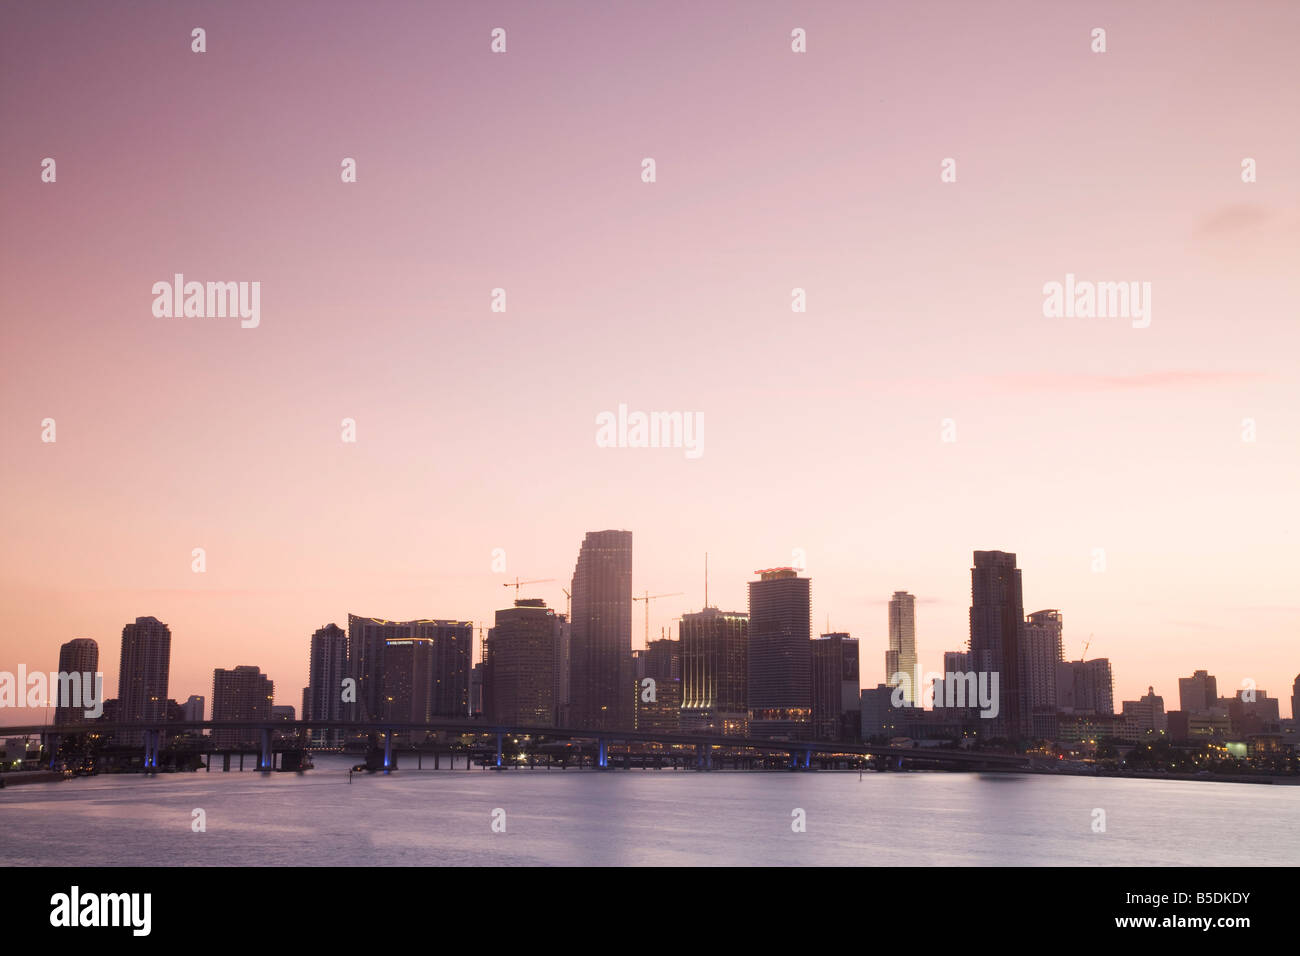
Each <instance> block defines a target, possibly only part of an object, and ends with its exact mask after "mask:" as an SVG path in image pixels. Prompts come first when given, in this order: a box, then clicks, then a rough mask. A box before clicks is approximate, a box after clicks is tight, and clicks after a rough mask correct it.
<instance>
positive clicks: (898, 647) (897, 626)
mask: <svg viewBox="0 0 1300 956" xmlns="http://www.w3.org/2000/svg"><path fill="white" fill-rule="evenodd" d="M900 673H902V674H906V675H907V679H906V680H905V681H900V680H899V679H896V678H895V676H894V675H895V674H900ZM900 682H901V683H903V700H904V701H905V702H906V705H907V706H908V707H915V706H917V700H916V688H917V684H918V682H919V677H918V676H917V673H916V596H915V595H912V594H908V593H907V592H906V591H895V592H894V596H893V597H892V598H890V599H889V650H887V651H886V652H885V683H886V684H887V685H888V686H890V687H896V686H898V684H899V683H900Z"/></svg>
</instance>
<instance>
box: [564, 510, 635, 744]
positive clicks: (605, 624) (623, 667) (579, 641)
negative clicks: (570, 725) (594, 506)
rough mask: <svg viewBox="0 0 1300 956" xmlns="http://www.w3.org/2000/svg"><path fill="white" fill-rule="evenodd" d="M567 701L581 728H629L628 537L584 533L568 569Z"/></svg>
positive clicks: (615, 533) (626, 533) (629, 534)
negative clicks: (570, 579)
mask: <svg viewBox="0 0 1300 956" xmlns="http://www.w3.org/2000/svg"><path fill="white" fill-rule="evenodd" d="M571 591H572V594H573V601H572V610H573V621H572V632H571V638H570V642H569V673H570V678H569V700H570V709H571V713H572V717H573V722H574V724H575V725H576V726H578V727H581V728H603V729H607V728H620V727H630V726H631V725H632V714H631V710H630V708H631V701H630V699H629V698H630V695H629V694H628V692H627V688H628V687H629V686H630V684H631V681H632V679H633V674H632V668H631V664H632V532H630V531H589V532H587V536H586V537H585V538H584V539H583V542H582V549H581V550H580V551H579V552H578V563H577V566H576V567H575V568H574V569H573V585H572V587H571Z"/></svg>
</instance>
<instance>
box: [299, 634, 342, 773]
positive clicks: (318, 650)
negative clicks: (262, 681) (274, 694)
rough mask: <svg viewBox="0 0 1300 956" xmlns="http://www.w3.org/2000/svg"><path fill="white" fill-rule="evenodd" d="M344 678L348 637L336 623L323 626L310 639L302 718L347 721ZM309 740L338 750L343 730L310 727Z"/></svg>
mask: <svg viewBox="0 0 1300 956" xmlns="http://www.w3.org/2000/svg"><path fill="white" fill-rule="evenodd" d="M347 676H348V636H347V634H346V633H345V632H344V630H343V628H341V627H339V626H338V625H337V624H334V623H330V624H326V625H325V626H324V627H322V628H319V629H318V630H317V631H316V633H315V634H313V635H312V636H311V651H310V654H309V657H308V660H307V690H306V691H305V692H304V694H303V704H302V716H303V719H304V720H344V719H346V718H347V717H348V716H349V714H348V708H347V707H346V706H345V705H344V703H343V680H344V679H345V678H346V677H347ZM311 739H312V742H313V743H316V744H319V745H321V746H325V747H339V746H342V744H343V731H341V730H326V729H324V728H312V729H311Z"/></svg>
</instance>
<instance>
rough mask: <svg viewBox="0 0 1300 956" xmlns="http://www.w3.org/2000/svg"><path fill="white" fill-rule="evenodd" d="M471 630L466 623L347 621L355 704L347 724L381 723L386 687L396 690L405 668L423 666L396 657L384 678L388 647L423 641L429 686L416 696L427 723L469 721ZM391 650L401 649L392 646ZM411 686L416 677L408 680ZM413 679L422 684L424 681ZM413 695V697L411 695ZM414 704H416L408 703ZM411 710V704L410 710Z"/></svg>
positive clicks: (418, 657) (414, 658)
mask: <svg viewBox="0 0 1300 956" xmlns="http://www.w3.org/2000/svg"><path fill="white" fill-rule="evenodd" d="M473 638H474V625H473V623H472V622H470V621H438V620H419V621H385V620H382V619H380V618H374V617H361V616H359V615H356V614H349V615H348V653H349V658H348V676H349V677H353V678H355V679H356V681H357V702H356V704H355V706H354V707H353V708H351V710H352V712H351V713H350V714H349V719H353V718H355V719H359V720H381V719H383V718H384V715H385V713H387V710H388V702H387V700H386V699H385V696H386V695H385V690H384V688H385V681H386V680H387V681H388V682H389V684H388V686H390V687H397V686H399V684H400V681H401V680H402V679H403V678H402V676H401V674H400V673H399V672H400V671H401V670H402V669H403V668H404V667H408V666H414V665H415V664H417V663H421V662H422V661H423V660H424V656H423V654H424V652H423V651H421V652H420V653H419V654H416V653H413V652H412V653H408V652H406V651H401V652H399V653H398V654H397V656H396V657H395V658H394V662H393V667H395V668H397V671H395V672H394V673H393V674H388V673H387V670H388V660H387V650H388V647H389V646H390V642H393V641H407V640H427V641H430V642H432V643H431V646H430V647H429V648H428V651H429V655H430V656H429V659H430V660H431V662H432V666H431V667H430V668H428V669H427V670H425V671H422V672H421V674H422V675H423V674H427V675H428V683H429V686H428V688H427V690H426V689H423V688H421V689H420V690H419V691H418V693H419V694H426V695H427V699H428V702H429V714H430V717H466V716H468V715H469V672H470V654H471V653H472V650H471V648H472V644H473ZM392 646H393V647H395V648H401V647H404V646H405V645H402V644H393V645H392ZM410 679H412V680H415V679H417V677H411V678H410ZM418 679H420V680H423V677H422V676H421V677H419V678H418ZM412 693H416V692H415V691H412ZM412 699H415V698H412ZM412 706H414V704H412Z"/></svg>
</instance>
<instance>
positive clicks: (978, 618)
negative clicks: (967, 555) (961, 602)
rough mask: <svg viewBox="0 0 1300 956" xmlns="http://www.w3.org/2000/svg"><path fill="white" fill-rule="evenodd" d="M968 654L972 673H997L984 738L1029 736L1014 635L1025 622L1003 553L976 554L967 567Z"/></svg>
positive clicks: (1014, 571) (1011, 564)
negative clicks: (993, 712) (993, 711)
mask: <svg viewBox="0 0 1300 956" xmlns="http://www.w3.org/2000/svg"><path fill="white" fill-rule="evenodd" d="M970 577H971V608H970V655H971V665H972V666H973V667H974V669H975V670H976V671H977V672H983V673H987V674H989V675H990V677H989V680H990V686H992V684H991V681H992V677H991V675H992V674H994V673H996V674H997V675H998V713H997V716H996V717H993V718H989V719H985V720H981V721H980V723H981V724H988V725H989V729H988V731H987V732H986V736H989V737H1006V738H1010V739H1018V738H1021V737H1025V736H1028V735H1029V733H1030V732H1031V728H1030V726H1029V722H1028V720H1027V719H1026V718H1027V717H1028V714H1027V713H1026V712H1025V711H1024V708H1023V706H1022V701H1023V698H1022V691H1021V680H1020V635H1021V626H1022V623H1023V621H1024V619H1025V608H1024V599H1023V597H1022V596H1021V583H1020V569H1019V568H1017V567H1016V556H1015V555H1014V554H1011V553H1008V552H1005V551H976V552H975V566H974V567H973V568H971V572H970Z"/></svg>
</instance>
